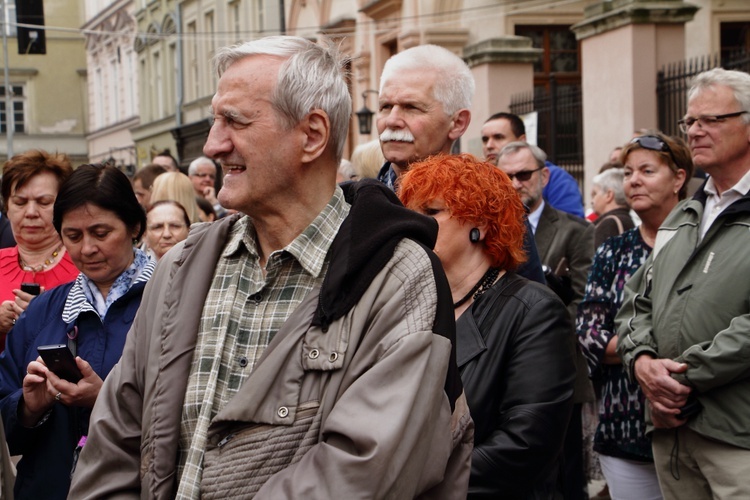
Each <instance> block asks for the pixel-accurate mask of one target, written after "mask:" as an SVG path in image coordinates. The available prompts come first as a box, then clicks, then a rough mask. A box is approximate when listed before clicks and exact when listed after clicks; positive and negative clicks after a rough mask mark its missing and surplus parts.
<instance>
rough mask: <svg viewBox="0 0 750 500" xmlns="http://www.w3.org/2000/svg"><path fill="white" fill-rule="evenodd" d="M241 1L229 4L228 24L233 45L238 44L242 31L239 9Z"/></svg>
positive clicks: (237, 0)
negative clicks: (232, 36)
mask: <svg viewBox="0 0 750 500" xmlns="http://www.w3.org/2000/svg"><path fill="white" fill-rule="evenodd" d="M241 3H242V0H236V1H234V2H232V3H230V4H229V12H230V14H231V15H230V22H231V26H230V28H231V31H232V34H233V35H234V41H235V43H237V42H239V41H240V39H241V36H240V33H241V31H242V24H241V22H242V17H241V15H240V7H241Z"/></svg>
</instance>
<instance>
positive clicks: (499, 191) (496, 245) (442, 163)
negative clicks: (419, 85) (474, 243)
mask: <svg viewBox="0 0 750 500" xmlns="http://www.w3.org/2000/svg"><path fill="white" fill-rule="evenodd" d="M398 196H399V198H400V199H401V202H402V203H403V204H404V205H405V206H406V207H407V208H410V209H412V210H422V209H424V208H425V207H427V206H428V205H429V204H430V203H431V202H432V201H434V200H437V199H442V200H443V202H444V203H445V206H446V208H447V209H448V210H449V211H450V213H451V217H455V218H456V219H458V220H459V221H461V222H465V223H469V224H473V225H477V226H480V225H485V226H486V228H487V229H486V236H485V239H484V248H485V252H486V253H487V255H489V256H490V258H491V259H492V266H493V267H499V268H501V269H509V270H512V269H515V268H516V267H518V265H519V264H521V263H523V262H525V261H526V252H524V249H523V238H524V233H525V232H526V226H525V225H524V222H523V220H524V216H525V214H526V212H525V210H524V208H523V204H522V203H521V198H520V197H519V196H518V193H516V190H515V189H513V185H512V184H511V181H510V179H509V178H508V176H507V175H505V173H503V171H502V170H500V169H499V168H497V167H495V166H494V165H492V164H490V163H486V162H483V161H481V160H479V159H477V158H476V157H474V156H473V155H470V154H461V155H439V156H432V157H429V158H427V159H426V160H424V161H421V162H419V163H415V164H413V165H411V167H410V168H409V171H408V172H407V173H406V174H404V176H403V177H402V178H401V179H400V187H399V191H398ZM467 244H468V242H467Z"/></svg>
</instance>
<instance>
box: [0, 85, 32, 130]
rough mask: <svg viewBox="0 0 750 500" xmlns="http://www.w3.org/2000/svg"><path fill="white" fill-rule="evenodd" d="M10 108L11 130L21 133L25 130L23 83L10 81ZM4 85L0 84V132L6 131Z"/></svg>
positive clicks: (6, 118) (6, 117)
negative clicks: (11, 114) (11, 111)
mask: <svg viewBox="0 0 750 500" xmlns="http://www.w3.org/2000/svg"><path fill="white" fill-rule="evenodd" d="M10 88H11V98H10V102H11V109H12V110H13V132H15V133H18V134H23V133H24V132H26V96H25V95H24V85H23V84H21V83H11V84H10ZM5 90H6V89H5V86H4V85H3V86H0V133H3V134H4V133H6V132H7V131H8V113H7V107H6V101H5Z"/></svg>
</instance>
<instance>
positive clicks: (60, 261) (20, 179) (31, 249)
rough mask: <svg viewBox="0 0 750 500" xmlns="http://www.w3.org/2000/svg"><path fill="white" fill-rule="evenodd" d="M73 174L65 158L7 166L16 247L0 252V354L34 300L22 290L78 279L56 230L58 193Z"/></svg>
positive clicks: (30, 158)
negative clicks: (54, 220)
mask: <svg viewBox="0 0 750 500" xmlns="http://www.w3.org/2000/svg"><path fill="white" fill-rule="evenodd" d="M72 172H73V169H72V168H71V166H70V160H69V159H68V157H67V156H65V155H63V154H51V153H47V152H45V151H39V150H29V151H26V152H24V153H21V154H17V155H15V156H13V157H12V158H11V159H10V160H8V161H7V162H5V165H4V166H3V182H2V198H3V203H4V207H3V208H4V209H5V210H6V213H7V214H8V221H9V222H10V227H11V230H12V231H13V236H14V238H15V239H16V245H15V246H12V247H9V248H3V249H0V352H2V350H3V349H4V348H5V335H6V334H7V333H8V332H9V331H10V329H11V328H13V325H14V324H15V321H16V320H17V319H18V316H20V314H21V313H22V312H23V311H24V309H26V307H27V306H28V304H29V302H30V301H31V299H32V298H33V297H34V295H35V294H34V293H31V292H30V290H28V289H25V288H27V287H24V286H23V284H25V283H28V284H36V285H37V287H39V289H42V288H43V289H44V290H49V289H51V288H54V287H56V286H57V285H60V284H62V283H67V282H69V281H70V280H72V279H74V278H75V277H76V276H77V275H78V269H76V267H75V265H74V264H73V261H72V260H71V259H70V256H69V255H68V254H67V252H66V251H65V247H64V246H63V244H62V241H60V235H59V234H57V231H55V228H54V226H53V225H52V207H53V206H54V203H55V198H56V197H57V192H58V190H59V189H60V186H61V185H62V183H63V182H64V181H65V179H67V178H68V176H70V174H71V173H72Z"/></svg>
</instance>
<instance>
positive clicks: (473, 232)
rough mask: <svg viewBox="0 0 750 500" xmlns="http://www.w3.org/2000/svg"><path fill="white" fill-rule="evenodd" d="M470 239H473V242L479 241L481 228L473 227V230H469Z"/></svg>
mask: <svg viewBox="0 0 750 500" xmlns="http://www.w3.org/2000/svg"><path fill="white" fill-rule="evenodd" d="M469 241H471V242H472V243H478V242H479V228H476V227H473V228H471V231H469Z"/></svg>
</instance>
